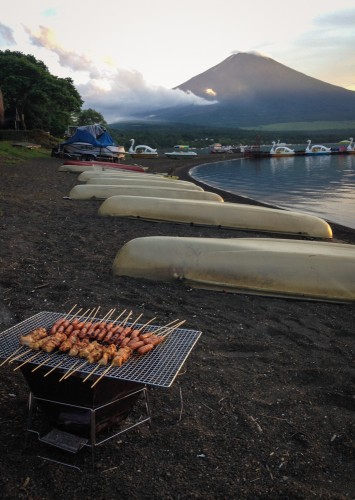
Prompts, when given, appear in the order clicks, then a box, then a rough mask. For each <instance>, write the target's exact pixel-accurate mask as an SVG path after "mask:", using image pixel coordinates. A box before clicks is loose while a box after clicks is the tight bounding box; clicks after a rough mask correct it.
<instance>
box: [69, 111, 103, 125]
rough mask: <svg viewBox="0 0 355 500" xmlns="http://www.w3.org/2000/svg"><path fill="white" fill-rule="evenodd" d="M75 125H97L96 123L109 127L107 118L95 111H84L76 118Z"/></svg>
mask: <svg viewBox="0 0 355 500" xmlns="http://www.w3.org/2000/svg"><path fill="white" fill-rule="evenodd" d="M74 121H75V123H74V124H75V125H78V126H82V125H95V123H100V124H101V125H105V126H107V123H106V121H105V118H104V117H103V116H102V114H101V113H99V112H98V111H95V109H92V108H89V109H83V110H81V111H80V112H79V113H78V114H77V116H75V118H74Z"/></svg>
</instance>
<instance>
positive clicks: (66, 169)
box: [58, 162, 144, 173]
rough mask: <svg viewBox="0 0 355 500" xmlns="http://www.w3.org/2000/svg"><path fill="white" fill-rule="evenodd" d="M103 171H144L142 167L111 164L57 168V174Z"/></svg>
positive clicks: (80, 163)
mask: <svg viewBox="0 0 355 500" xmlns="http://www.w3.org/2000/svg"><path fill="white" fill-rule="evenodd" d="M88 170H89V171H96V172H100V171H104V170H110V171H111V170H114V171H118V170H132V171H135V172H144V169H143V168H142V167H138V166H137V165H122V164H120V163H113V164H111V165H93V164H91V163H88V164H86V163H85V162H78V164H77V165H76V164H72V163H70V164H68V165H65V164H63V165H61V166H60V167H59V168H58V171H59V172H74V173H80V172H86V171H88Z"/></svg>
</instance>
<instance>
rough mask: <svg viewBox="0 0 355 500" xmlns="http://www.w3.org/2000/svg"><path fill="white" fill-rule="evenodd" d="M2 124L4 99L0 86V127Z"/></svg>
mask: <svg viewBox="0 0 355 500" xmlns="http://www.w3.org/2000/svg"><path fill="white" fill-rule="evenodd" d="M3 124H4V99H3V97H2V91H1V88H0V127H2V126H3Z"/></svg>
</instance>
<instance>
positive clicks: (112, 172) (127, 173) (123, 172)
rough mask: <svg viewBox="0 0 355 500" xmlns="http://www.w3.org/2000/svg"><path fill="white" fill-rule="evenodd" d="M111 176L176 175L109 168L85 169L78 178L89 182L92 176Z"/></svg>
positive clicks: (146, 177) (167, 178)
mask: <svg viewBox="0 0 355 500" xmlns="http://www.w3.org/2000/svg"><path fill="white" fill-rule="evenodd" d="M106 175H107V176H109V177H122V178H123V177H125V178H129V179H135V178H137V179H138V178H140V177H141V178H144V179H159V180H162V179H166V180H170V181H171V180H174V179H175V178H174V177H169V176H163V175H158V174H148V173H147V172H137V171H134V170H114V169H109V170H100V171H98V170H85V171H84V172H81V173H80V174H79V176H78V180H79V181H81V182H87V181H88V179H91V178H92V177H98V176H99V177H101V176H106ZM185 182H190V181H185Z"/></svg>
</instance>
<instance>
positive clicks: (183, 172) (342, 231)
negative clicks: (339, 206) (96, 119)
mask: <svg viewBox="0 0 355 500" xmlns="http://www.w3.org/2000/svg"><path fill="white" fill-rule="evenodd" d="M240 158H242V155H241V154H235V155H230V154H228V155H222V154H221V155H220V157H219V158H218V160H217V159H216V158H215V157H213V158H210V157H206V158H203V161H201V160H202V158H199V159H196V160H175V161H174V160H167V161H170V162H171V164H169V165H167V166H165V167H163V168H162V167H161V166H160V165H159V164H158V165H157V164H155V165H154V160H141V165H142V166H148V170H147V172H148V173H168V174H169V175H176V176H177V177H179V179H181V180H185V181H190V182H194V183H195V184H197V185H199V186H201V187H202V188H203V189H205V190H206V191H212V192H214V193H217V194H219V195H220V196H222V198H223V199H224V200H225V201H226V202H230V203H240V204H243V205H254V206H259V207H265V208H275V209H278V210H283V209H282V208H280V207H277V206H275V205H270V204H268V203H263V202H260V201H258V200H254V199H252V198H248V197H244V196H239V195H236V194H234V193H230V192H228V191H224V190H222V189H218V188H216V187H214V186H209V185H208V184H205V183H203V182H201V181H198V180H196V179H194V178H193V177H192V176H191V175H190V174H189V172H190V170H191V169H192V168H194V167H197V166H199V165H203V164H205V163H218V162H219V161H224V160H236V159H240ZM155 163H156V162H155ZM327 222H328V224H329V225H330V226H331V228H332V230H333V240H332V241H337V242H343V243H349V244H355V229H353V228H351V227H347V226H343V225H341V224H338V223H335V222H331V221H328V220H327Z"/></svg>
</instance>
